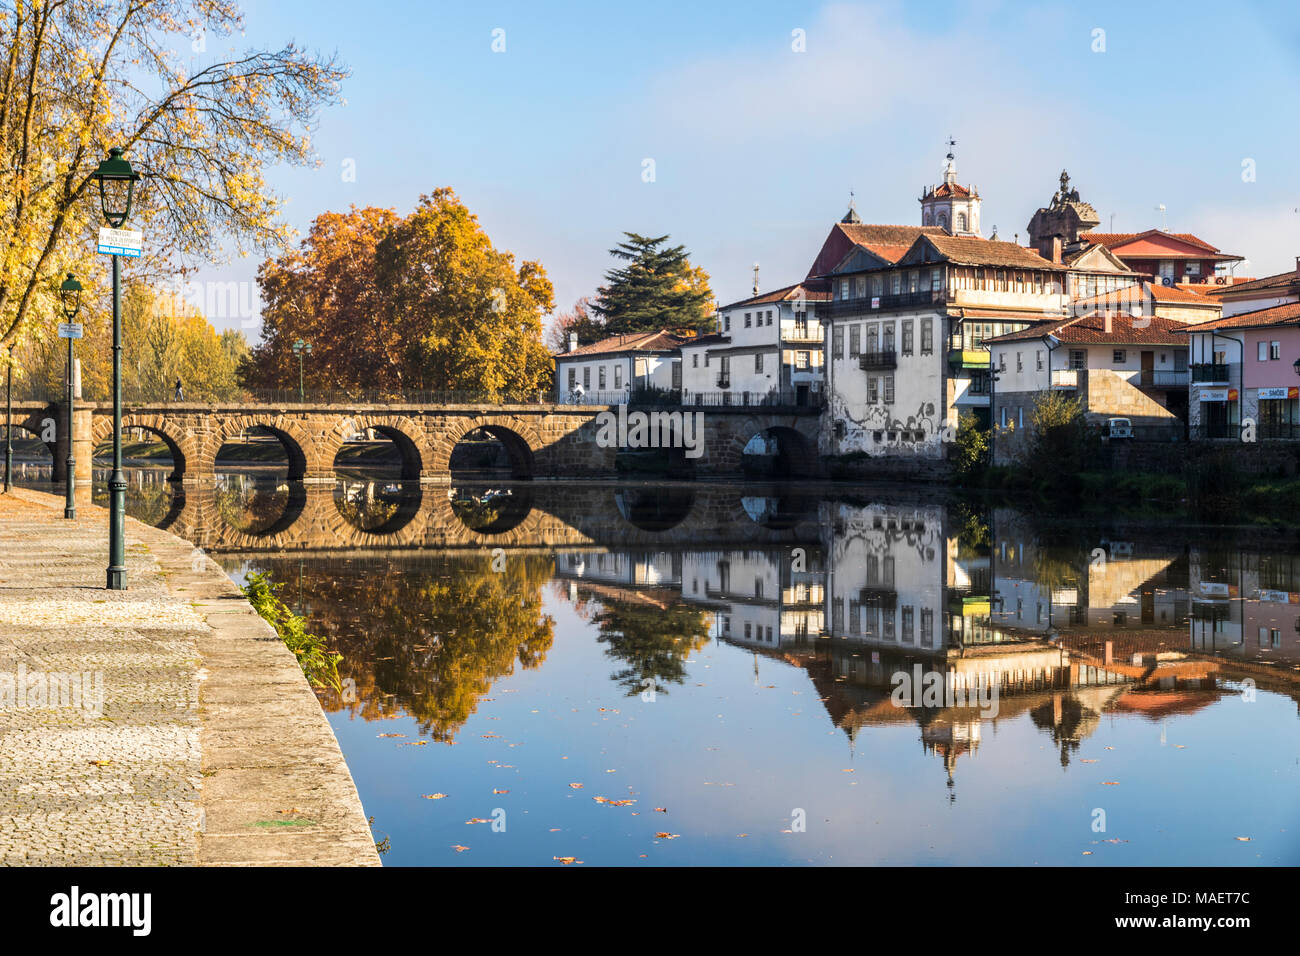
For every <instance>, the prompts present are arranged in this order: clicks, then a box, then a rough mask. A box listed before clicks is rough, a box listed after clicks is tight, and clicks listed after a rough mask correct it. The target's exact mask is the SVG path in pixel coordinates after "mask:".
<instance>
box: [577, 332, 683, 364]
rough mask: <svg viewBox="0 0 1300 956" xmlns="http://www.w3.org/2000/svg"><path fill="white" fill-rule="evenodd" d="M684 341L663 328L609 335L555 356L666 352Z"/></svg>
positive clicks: (681, 337)
mask: <svg viewBox="0 0 1300 956" xmlns="http://www.w3.org/2000/svg"><path fill="white" fill-rule="evenodd" d="M685 341H689V339H688V338H686V337H684V336H677V335H673V334H672V333H671V332H668V331H667V330H665V329H660V330H658V331H657V332H636V333H629V334H626V335H611V336H610V337H609V338H607V339H601V340H600V341H599V342H592V343H591V344H590V345H582V346H579V347H578V348H576V349H574V350H573V351H572V352H561V353H560V354H559V355H557V356H556V358H569V357H570V356H574V355H609V354H613V353H616V352H668V351H672V350H673V349H675V348H677V346H679V345H681V344H682V342H685Z"/></svg>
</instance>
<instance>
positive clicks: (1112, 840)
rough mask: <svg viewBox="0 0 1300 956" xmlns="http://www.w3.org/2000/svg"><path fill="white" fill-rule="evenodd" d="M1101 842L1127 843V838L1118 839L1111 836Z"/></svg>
mask: <svg viewBox="0 0 1300 956" xmlns="http://www.w3.org/2000/svg"><path fill="white" fill-rule="evenodd" d="M1101 842H1102V843H1127V842H1128V840H1120V839H1118V838H1116V837H1111V838H1110V839H1109V840H1102V841H1101Z"/></svg>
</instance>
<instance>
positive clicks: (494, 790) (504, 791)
mask: <svg viewBox="0 0 1300 956" xmlns="http://www.w3.org/2000/svg"><path fill="white" fill-rule="evenodd" d="M492 792H493V793H509V792H510V791H509V790H497V789H496V788H495V787H493V788H492Z"/></svg>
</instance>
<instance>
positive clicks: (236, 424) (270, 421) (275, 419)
mask: <svg viewBox="0 0 1300 956" xmlns="http://www.w3.org/2000/svg"><path fill="white" fill-rule="evenodd" d="M250 428H262V429H265V430H266V431H268V432H270V433H271V434H272V435H274V436H275V437H276V439H277V440H278V441H279V442H280V445H281V446H282V447H283V448H284V453H285V455H286V456H287V457H288V459H289V475H288V478H289V480H290V481H296V480H298V479H301V478H305V477H307V474H308V470H309V468H310V470H311V471H313V472H315V471H324V472H330V473H332V471H331V469H332V467H333V459H331V460H330V461H329V462H326V463H325V464H324V466H323V467H322V466H320V465H319V463H317V462H315V461H314V459H315V457H316V456H314V455H313V456H312V457H311V458H309V455H310V454H311V453H312V452H314V451H315V449H316V442H315V441H314V440H313V438H312V435H311V433H310V432H309V431H308V430H307V425H306V424H304V423H303V422H302V421H301V420H299V419H296V418H290V417H289V416H287V415H275V416H266V417H263V416H260V415H231V416H229V417H221V418H217V419H216V420H215V421H214V424H213V429H212V431H211V433H210V436H209V439H208V442H207V446H206V447H205V448H204V449H203V452H202V457H201V458H200V461H199V467H198V472H199V473H200V474H202V475H211V474H213V473H214V472H215V471H216V470H217V468H216V464H217V455H218V453H219V452H220V451H221V446H222V445H224V444H225V443H226V442H227V441H229V440H230V439H232V438H234V437H236V436H238V435H242V434H243V433H244V432H246V431H248V429H250ZM312 464H316V467H314V468H311V467H310V466H311V465H312Z"/></svg>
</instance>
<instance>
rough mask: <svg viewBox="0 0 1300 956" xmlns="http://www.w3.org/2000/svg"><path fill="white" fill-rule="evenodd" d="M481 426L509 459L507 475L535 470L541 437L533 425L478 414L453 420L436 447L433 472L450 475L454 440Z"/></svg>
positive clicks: (526, 474)
mask: <svg viewBox="0 0 1300 956" xmlns="http://www.w3.org/2000/svg"><path fill="white" fill-rule="evenodd" d="M479 429H482V430H483V431H484V432H486V433H487V434H489V435H491V436H492V437H493V438H495V439H496V440H497V441H499V442H501V444H502V446H503V447H504V448H505V450H506V454H507V455H508V456H509V458H510V477H511V478H514V479H521V478H532V477H533V475H534V474H536V471H537V457H536V456H537V454H538V452H539V451H540V449H541V448H542V444H543V443H542V441H541V438H540V437H539V436H538V434H537V431H536V429H535V427H534V425H533V424H532V423H531V422H528V421H526V420H524V419H521V418H494V417H480V418H471V419H464V420H462V421H459V422H456V423H454V424H453V426H452V427H451V428H450V429H449V431H448V432H447V434H446V436H445V437H444V438H443V440H442V442H441V443H440V444H439V446H438V450H437V452H436V453H435V456H434V459H433V471H434V472H436V473H438V474H442V475H450V474H451V453H452V450H453V449H454V448H455V447H456V445H457V443H458V442H460V440H461V439H462V438H464V437H465V436H466V435H468V434H469V433H470V432H474V431H478V430H479Z"/></svg>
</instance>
